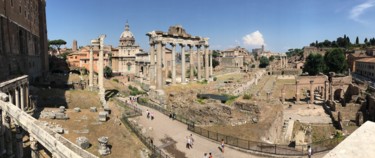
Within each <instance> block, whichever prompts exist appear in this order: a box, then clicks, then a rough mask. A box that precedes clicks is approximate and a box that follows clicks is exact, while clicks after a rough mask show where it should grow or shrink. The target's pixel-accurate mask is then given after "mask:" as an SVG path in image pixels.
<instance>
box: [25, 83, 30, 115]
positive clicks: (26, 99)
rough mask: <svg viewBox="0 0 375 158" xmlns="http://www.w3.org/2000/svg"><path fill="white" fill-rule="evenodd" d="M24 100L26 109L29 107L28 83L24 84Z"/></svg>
mask: <svg viewBox="0 0 375 158" xmlns="http://www.w3.org/2000/svg"><path fill="white" fill-rule="evenodd" d="M25 94H26V95H25V101H26V105H25V106H26V109H30V97H29V84H26V85H25Z"/></svg>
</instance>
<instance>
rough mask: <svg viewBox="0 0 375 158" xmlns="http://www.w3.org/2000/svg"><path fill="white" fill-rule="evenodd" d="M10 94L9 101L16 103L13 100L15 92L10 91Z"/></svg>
mask: <svg viewBox="0 0 375 158" xmlns="http://www.w3.org/2000/svg"><path fill="white" fill-rule="evenodd" d="M8 94H9V95H8V96H9V103H12V104H14V103H13V101H14V100H13V92H12V91H9V92H8Z"/></svg>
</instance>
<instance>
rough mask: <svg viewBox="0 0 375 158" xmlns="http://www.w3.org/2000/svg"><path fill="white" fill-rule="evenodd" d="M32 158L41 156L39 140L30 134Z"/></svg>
mask: <svg viewBox="0 0 375 158" xmlns="http://www.w3.org/2000/svg"><path fill="white" fill-rule="evenodd" d="M30 148H31V158H39V150H38V141H37V140H36V139H35V137H34V136H33V135H31V134H30Z"/></svg>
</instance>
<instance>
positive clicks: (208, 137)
mask: <svg viewBox="0 0 375 158" xmlns="http://www.w3.org/2000/svg"><path fill="white" fill-rule="evenodd" d="M207 133H208V138H210V131H209V130H207Z"/></svg>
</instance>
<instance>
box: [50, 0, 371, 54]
mask: <svg viewBox="0 0 375 158" xmlns="http://www.w3.org/2000/svg"><path fill="white" fill-rule="evenodd" d="M46 9H47V28H48V38H49V39H51V40H52V39H59V38H61V39H64V40H66V41H67V43H68V44H67V47H71V43H72V40H73V39H76V40H77V41H78V45H79V46H83V45H87V44H89V43H90V40H91V39H93V38H97V37H98V36H99V35H100V34H106V35H107V38H106V39H105V43H106V44H110V45H113V46H114V47H117V46H118V43H119V37H120V35H121V33H122V32H123V31H124V26H125V23H126V20H128V21H129V24H130V29H131V31H132V32H133V34H134V36H135V38H136V42H137V43H138V44H139V45H140V46H141V47H142V48H143V49H144V50H146V51H147V50H149V45H148V37H147V36H146V35H145V34H146V33H147V32H150V31H153V30H161V31H167V30H168V28H169V26H171V25H176V24H180V25H182V26H183V27H184V28H185V30H186V31H187V32H188V33H190V34H191V35H197V36H203V37H209V38H210V40H209V42H210V47H211V49H226V48H230V47H234V46H237V45H239V46H242V47H245V48H247V49H249V50H251V49H252V48H257V47H260V45H261V44H265V45H266V46H265V47H266V50H271V51H273V52H285V51H286V50H287V49H289V48H302V47H303V46H305V45H309V43H311V42H313V41H315V40H318V41H323V40H325V39H328V40H336V38H337V37H339V36H343V35H344V34H346V35H347V36H349V37H350V38H351V41H352V42H354V41H355V38H356V36H359V39H360V41H361V42H363V40H364V38H365V37H368V38H370V37H371V38H372V37H375V0H189V1H188V0H184V1H182V0H48V1H47V8H46Z"/></svg>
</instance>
